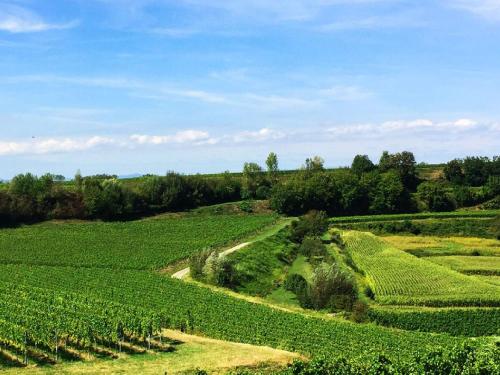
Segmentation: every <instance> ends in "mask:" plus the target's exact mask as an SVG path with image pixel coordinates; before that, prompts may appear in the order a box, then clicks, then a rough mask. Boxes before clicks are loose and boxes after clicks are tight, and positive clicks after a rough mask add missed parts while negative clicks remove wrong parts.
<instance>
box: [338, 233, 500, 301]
mask: <svg viewBox="0 0 500 375" xmlns="http://www.w3.org/2000/svg"><path fill="white" fill-rule="evenodd" d="M342 237H343V239H344V241H345V243H346V250H347V251H348V252H350V254H351V256H352V259H353V260H354V262H355V263H356V265H357V267H358V268H359V269H361V270H362V271H363V272H364V273H365V274H366V276H367V279H368V281H369V283H370V284H371V287H372V289H373V291H374V292H375V296H376V297H375V298H376V300H377V301H378V302H380V303H384V304H403V305H405V304H407V305H430V306H448V305H449V306H454V305H464V306H467V305H471V306H473V305H477V306H500V289H498V287H495V286H493V285H491V284H488V283H485V282H482V281H479V280H477V279H474V278H471V277H469V276H466V275H462V274H460V273H458V272H456V271H453V270H451V269H448V268H446V267H443V266H439V265H436V264H434V263H432V262H429V261H426V260H424V259H422V258H417V257H414V256H413V255H410V254H407V253H405V252H404V251H402V250H399V249H397V248H395V247H393V246H391V245H389V244H387V243H386V242H384V241H383V240H382V239H379V238H377V237H376V236H374V235H373V234H370V233H366V232H356V231H347V232H344V233H343V235H342Z"/></svg>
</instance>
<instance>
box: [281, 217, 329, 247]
mask: <svg viewBox="0 0 500 375" xmlns="http://www.w3.org/2000/svg"><path fill="white" fill-rule="evenodd" d="M327 229H328V217H327V216H326V213H325V212H323V211H310V212H309V213H307V214H306V215H304V216H301V217H300V218H299V220H297V221H294V222H292V226H291V231H290V239H291V240H292V241H293V242H295V243H301V242H302V241H303V240H304V238H305V237H306V236H312V237H319V236H321V235H322V234H323V233H324V232H326V230H327Z"/></svg>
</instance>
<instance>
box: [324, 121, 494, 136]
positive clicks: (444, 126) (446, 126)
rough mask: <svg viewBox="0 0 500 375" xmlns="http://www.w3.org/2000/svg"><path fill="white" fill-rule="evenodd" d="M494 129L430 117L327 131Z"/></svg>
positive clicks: (378, 132)
mask: <svg viewBox="0 0 500 375" xmlns="http://www.w3.org/2000/svg"><path fill="white" fill-rule="evenodd" d="M480 126H481V127H483V128H485V129H493V125H491V124H480V123H479V122H477V121H475V120H471V119H467V118H462V119H458V120H455V121H432V120H429V119H416V120H398V121H386V122H383V123H381V124H359V125H348V126H336V127H331V128H329V129H328V130H327V132H328V133H329V134H331V135H356V136H363V135H368V136H384V135H386V134H388V133H398V132H399V133H403V134H409V133H410V132H420V133H422V132H426V133H427V134H437V133H439V134H442V133H443V132H449V133H456V132H463V131H467V130H471V129H474V128H477V127H480Z"/></svg>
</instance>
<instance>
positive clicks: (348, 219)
mask: <svg viewBox="0 0 500 375" xmlns="http://www.w3.org/2000/svg"><path fill="white" fill-rule="evenodd" d="M498 215H500V210H477V211H453V212H420V213H413V214H392V215H362V216H345V217H342V216H340V217H335V218H332V219H331V222H332V223H333V224H340V223H366V222H380V221H400V220H423V219H459V218H492V217H496V216H498Z"/></svg>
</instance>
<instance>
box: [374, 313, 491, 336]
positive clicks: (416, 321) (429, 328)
mask: <svg viewBox="0 0 500 375" xmlns="http://www.w3.org/2000/svg"><path fill="white" fill-rule="evenodd" d="M369 315H370V318H371V320H373V321H374V322H376V323H378V324H381V325H384V326H389V327H395V328H400V329H405V330H411V331H425V332H446V333H449V334H451V335H455V336H473V337H477V336H492V335H499V334H500V324H499V323H500V308H495V307H492V308H490V307H480V308H476V307H465V308H462V307H457V308H449V307H446V308H428V307H419V308H415V307H404V306H378V307H372V308H371V309H370V312H369Z"/></svg>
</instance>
